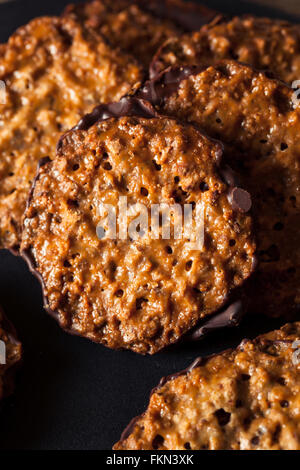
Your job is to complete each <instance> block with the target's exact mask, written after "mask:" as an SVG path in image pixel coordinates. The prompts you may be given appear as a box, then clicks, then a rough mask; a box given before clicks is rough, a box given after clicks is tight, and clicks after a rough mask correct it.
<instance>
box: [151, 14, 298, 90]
mask: <svg viewBox="0 0 300 470" xmlns="http://www.w3.org/2000/svg"><path fill="white" fill-rule="evenodd" d="M223 59H228V60H230V59H234V60H237V61H239V62H243V63H245V64H249V65H252V66H253V67H255V68H257V69H259V70H268V71H270V72H272V73H273V74H274V75H275V76H276V77H278V78H280V79H281V80H283V81H285V82H286V83H288V84H292V82H293V81H294V80H300V26H299V25H296V24H292V23H288V22H286V21H280V20H273V19H269V18H257V17H252V16H246V17H235V18H233V19H232V20H230V21H228V22H220V23H219V24H211V25H207V26H204V27H203V28H202V29H201V30H200V31H198V32H194V33H191V34H186V35H184V36H181V37H177V38H175V37H174V38H172V39H170V40H169V41H167V42H166V43H165V44H164V45H163V46H162V47H161V49H160V50H159V52H158V53H157V55H156V57H155V59H154V61H153V63H152V66H151V74H152V76H154V75H156V74H157V73H159V72H160V71H162V70H164V69H165V68H167V67H169V66H181V65H214V64H216V63H218V62H219V61H220V60H223Z"/></svg>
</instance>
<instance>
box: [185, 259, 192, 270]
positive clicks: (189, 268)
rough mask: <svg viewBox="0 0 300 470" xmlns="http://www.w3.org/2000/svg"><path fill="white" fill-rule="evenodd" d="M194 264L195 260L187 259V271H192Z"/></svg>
mask: <svg viewBox="0 0 300 470" xmlns="http://www.w3.org/2000/svg"><path fill="white" fill-rule="evenodd" d="M192 265H193V261H192V260H189V261H187V263H185V270H186V271H190V270H191V267H192Z"/></svg>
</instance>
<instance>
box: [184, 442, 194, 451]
mask: <svg viewBox="0 0 300 470" xmlns="http://www.w3.org/2000/svg"><path fill="white" fill-rule="evenodd" d="M184 448H185V449H186V450H191V449H192V448H191V444H190V443H189V442H185V444H184Z"/></svg>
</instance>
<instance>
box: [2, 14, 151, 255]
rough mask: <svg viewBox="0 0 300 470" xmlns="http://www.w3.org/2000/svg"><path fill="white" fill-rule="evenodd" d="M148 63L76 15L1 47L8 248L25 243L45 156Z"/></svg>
mask: <svg viewBox="0 0 300 470" xmlns="http://www.w3.org/2000/svg"><path fill="white" fill-rule="evenodd" d="M141 77H142V72H141V67H140V66H139V65H138V64H137V63H135V61H134V59H132V58H131V57H129V56H127V55H126V54H125V53H124V52H120V51H118V50H116V49H112V48H111V46H109V45H108V44H107V43H106V40H104V39H103V38H102V37H101V36H100V35H98V34H96V32H94V31H90V30H87V29H86V28H84V27H83V26H81V25H79V24H78V23H76V22H74V21H73V20H71V19H68V18H64V19H60V18H48V17H45V18H38V19H35V20H33V21H31V22H30V23H29V24H28V25H26V26H24V27H22V28H20V29H18V30H17V32H16V33H15V34H14V35H13V36H12V37H11V38H10V39H9V41H8V43H7V44H5V45H1V46H0V80H2V81H4V82H5V86H6V93H5V104H0V111H1V119H0V154H1V159H0V247H2V248H11V247H17V246H18V245H19V242H20V231H21V221H22V217H23V213H24V210H25V204H26V199H27V196H28V192H29V189H30V185H31V183H32V180H33V178H34V175H35V172H36V166H37V163H38V161H39V159H40V158H42V157H45V156H49V157H50V158H52V157H54V155H55V147H56V143H57V140H58V138H59V136H60V135H61V133H62V132H64V131H66V130H67V129H70V128H71V127H72V126H74V125H75V124H76V122H77V121H78V120H79V119H80V117H81V116H82V115H83V114H85V113H87V112H89V111H90V110H92V109H93V107H94V106H95V105H96V104H98V103H99V102H109V101H112V100H114V99H119V98H120V97H121V96H122V95H123V94H124V93H126V92H127V91H128V90H129V89H130V88H131V86H132V85H134V83H136V82H137V81H139V80H140V79H141Z"/></svg>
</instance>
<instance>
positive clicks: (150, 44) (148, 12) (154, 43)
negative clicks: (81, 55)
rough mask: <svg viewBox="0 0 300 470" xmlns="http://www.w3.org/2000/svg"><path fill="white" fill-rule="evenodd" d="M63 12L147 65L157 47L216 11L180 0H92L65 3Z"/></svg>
mask: <svg viewBox="0 0 300 470" xmlns="http://www.w3.org/2000/svg"><path fill="white" fill-rule="evenodd" d="M64 15H66V16H71V17H73V18H76V20H78V21H80V22H83V23H84V24H85V25H87V26H88V27H89V28H93V29H95V30H96V31H100V32H101V33H102V34H103V35H105V36H106V37H107V38H108V39H109V41H110V42H111V44H113V45H114V46H119V47H122V48H123V49H124V50H126V51H127V52H129V53H130V54H132V55H133V56H134V57H136V58H137V59H138V60H139V61H140V62H141V63H142V64H144V66H145V67H146V68H148V66H149V64H150V62H151V60H152V58H153V55H154V54H155V52H156V51H157V49H158V48H159V47H160V46H161V45H162V44H163V43H164V42H165V41H166V40H167V39H169V38H171V37H173V36H178V35H180V34H182V33H183V32H184V31H191V30H196V29H198V28H199V27H200V26H201V25H203V24H204V23H207V22H209V21H211V20H212V19H213V18H214V16H215V15H216V12H214V11H212V10H210V9H208V8H206V7H204V6H201V5H195V4H194V3H191V2H187V3H186V2H182V1H181V0H162V1H158V0H150V1H149V0H145V1H141V0H137V1H134V2H132V1H129V0H118V1H114V2H112V1H111V0H94V1H92V2H87V3H82V4H76V5H69V6H68V7H67V8H66V10H65V12H64Z"/></svg>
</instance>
